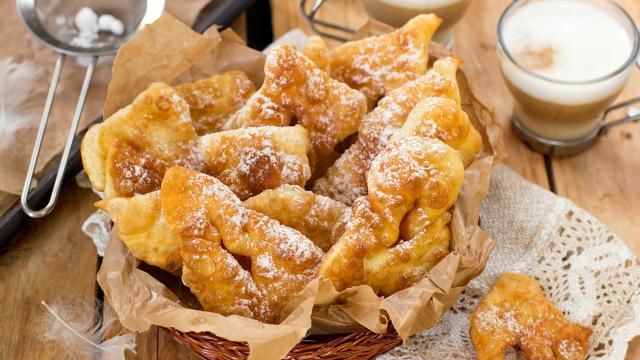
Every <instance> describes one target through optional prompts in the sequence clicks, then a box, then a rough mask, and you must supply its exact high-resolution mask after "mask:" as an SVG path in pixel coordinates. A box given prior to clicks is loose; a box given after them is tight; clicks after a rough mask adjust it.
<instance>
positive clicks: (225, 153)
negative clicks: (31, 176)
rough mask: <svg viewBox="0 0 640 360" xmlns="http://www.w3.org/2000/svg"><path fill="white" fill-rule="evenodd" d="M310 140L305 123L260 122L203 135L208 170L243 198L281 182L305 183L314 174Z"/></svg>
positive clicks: (203, 147) (201, 140)
mask: <svg viewBox="0 0 640 360" xmlns="http://www.w3.org/2000/svg"><path fill="white" fill-rule="evenodd" d="M308 148H309V140H308V134H307V130H305V129H304V128H303V127H302V126H300V125H296V126H285V127H278V126H260V127H253V128H246V129H236V130H228V131H221V132H217V133H213V134H209V135H205V136H203V137H202V138H200V152H201V154H202V157H203V159H204V161H205V163H206V165H207V168H208V173H209V174H210V175H213V176H215V177H216V178H218V180H220V181H221V182H222V183H223V184H225V185H227V186H228V187H229V188H230V189H231V190H232V191H233V192H234V193H235V194H236V195H237V196H238V197H239V198H240V199H242V200H244V199H247V198H249V197H251V196H254V195H257V194H259V193H261V192H262V191H263V190H266V189H274V188H276V187H278V186H280V185H282V184H293V185H300V186H304V184H305V182H306V181H307V180H308V179H309V178H310V177H311V169H310V168H309V161H308V160H307V150H308Z"/></svg>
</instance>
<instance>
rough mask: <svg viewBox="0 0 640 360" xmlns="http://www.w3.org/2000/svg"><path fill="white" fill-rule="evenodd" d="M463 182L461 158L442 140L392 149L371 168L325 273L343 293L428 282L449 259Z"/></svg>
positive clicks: (410, 140)
mask: <svg viewBox="0 0 640 360" xmlns="http://www.w3.org/2000/svg"><path fill="white" fill-rule="evenodd" d="M463 179H464V166H463V164H462V161H461V159H460V154H459V153H458V152H457V151H456V150H454V149H453V148H451V147H449V146H448V145H446V144H444V143H443V142H441V141H440V140H437V139H432V138H423V137H417V136H409V137H404V138H401V139H399V140H397V141H395V142H393V143H391V144H390V145H389V146H388V147H387V148H385V149H384V150H383V151H382V152H380V154H379V155H378V156H377V157H376V158H375V160H374V161H373V163H372V164H371V169H370V170H369V172H368V176H367V183H368V187H369V194H368V196H365V197H361V198H358V199H357V200H356V201H355V202H354V204H353V206H352V215H351V218H350V220H349V222H348V223H347V225H346V229H345V232H344V234H343V235H342V236H341V237H340V239H339V240H338V241H337V242H336V244H335V245H334V246H333V247H332V248H331V250H329V252H328V253H327V254H326V256H325V258H324V260H323V262H322V264H321V265H320V273H321V274H322V275H324V276H325V277H326V278H328V279H329V280H331V282H332V283H333V285H334V286H335V287H336V289H338V290H343V289H346V288H348V287H351V286H355V285H361V284H367V285H370V286H371V287H372V288H373V289H374V291H376V292H377V293H379V294H381V295H385V296H387V295H391V294H393V293H394V292H396V291H399V290H401V289H404V288H406V287H408V286H410V285H411V284H413V283H415V282H417V281H419V280H420V279H422V278H424V276H425V275H426V273H427V272H428V271H429V270H430V269H431V268H432V267H433V266H434V265H435V264H436V263H437V262H438V261H440V260H441V259H442V258H443V257H444V256H445V255H446V254H447V253H448V246H449V239H450V238H451V234H450V231H449V228H448V226H447V225H448V223H449V221H450V220H451V215H450V213H449V211H448V210H449V208H450V207H451V206H453V204H454V202H455V201H456V198H457V196H458V192H459V190H460V187H461V186H462V181H463Z"/></svg>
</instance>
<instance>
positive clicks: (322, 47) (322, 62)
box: [300, 35, 329, 73]
mask: <svg viewBox="0 0 640 360" xmlns="http://www.w3.org/2000/svg"><path fill="white" fill-rule="evenodd" d="M300 51H301V52H302V54H303V55H304V56H306V57H307V59H309V60H311V62H312V63H314V64H315V65H316V66H317V67H318V68H320V69H321V70H322V71H324V72H326V73H329V49H327V44H325V42H324V40H322V38H321V37H320V36H318V35H312V36H309V39H308V40H307V43H306V44H305V45H304V47H303V48H302V50H300Z"/></svg>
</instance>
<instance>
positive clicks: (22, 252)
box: [0, 0, 640, 359]
mask: <svg viewBox="0 0 640 360" xmlns="http://www.w3.org/2000/svg"><path fill="white" fill-rule="evenodd" d="M509 2H510V1H508V0H500V1H498V0H492V1H480V0H477V1H474V2H473V3H472V5H471V8H470V9H469V11H468V13H467V15H466V17H465V18H464V19H463V20H462V22H461V23H460V24H459V25H458V26H457V27H456V29H455V39H456V40H455V47H454V52H455V53H456V54H457V55H458V56H459V57H460V58H462V59H464V60H465V62H466V64H467V67H468V69H469V77H470V78H471V79H472V83H473V85H474V90H475V92H476V94H478V96H479V97H480V98H481V99H482V100H483V101H484V102H485V104H487V105H488V106H489V107H490V108H492V109H494V111H495V112H496V114H497V116H498V118H499V119H500V121H501V123H502V125H503V128H504V137H505V143H506V145H507V149H508V153H509V157H508V158H507V159H506V160H505V163H506V164H507V165H508V166H510V167H511V168H513V169H514V170H515V171H517V172H518V173H520V174H521V175H522V176H524V177H525V178H527V179H529V180H530V181H532V182H534V183H536V184H538V185H540V186H542V187H544V188H547V189H552V190H555V191H556V192H557V193H558V194H560V195H563V196H566V197H568V198H570V199H571V200H573V201H574V202H576V203H577V204H578V205H579V206H581V207H583V208H585V209H586V210H588V211H590V212H591V213H593V214H594V215H595V216H596V217H597V218H599V219H600V220H602V221H603V222H604V223H605V224H607V225H609V226H610V227H611V228H612V229H613V230H614V231H615V232H616V233H617V234H618V235H619V236H620V237H621V238H622V239H623V240H624V241H626V242H627V244H628V245H629V246H631V247H632V248H633V249H634V251H635V252H636V253H637V254H640V236H638V235H637V234H639V233H640V215H639V214H640V156H638V154H639V153H640V140H639V139H640V126H638V125H625V126H621V127H619V128H616V129H615V130H613V131H611V132H610V133H609V134H607V135H606V136H604V137H603V138H602V139H601V140H600V141H599V142H598V144H597V145H596V146H595V147H594V148H593V149H591V150H590V151H588V152H586V153H583V154H580V155H577V156H574V157H569V158H563V159H546V158H545V157H543V156H541V155H539V154H536V153H534V152H532V151H530V150H529V149H528V148H527V147H526V146H525V145H523V144H522V143H521V142H520V141H519V140H518V139H516V138H515V137H514V135H513V133H512V131H511V129H510V123H509V116H510V114H511V109H512V101H513V100H512V98H511V96H510V94H509V92H508V91H507V89H506V87H505V85H504V82H503V81H502V78H501V76H500V74H499V71H498V62H497V59H496V36H495V29H496V24H497V21H498V17H499V15H500V13H501V11H502V10H503V9H504V7H505V6H506V5H507V4H508V3H509ZM619 2H620V3H621V4H622V5H623V6H624V7H625V8H626V9H627V10H628V11H630V12H631V15H632V16H633V17H634V18H635V19H636V20H640V2H638V1H636V0H620V1H619ZM272 13H273V26H274V33H275V36H276V37H277V36H280V35H282V34H283V33H285V32H286V31H288V30H290V29H293V28H296V27H300V28H303V29H304V30H306V31H307V32H308V31H309V27H308V26H307V24H306V22H305V20H304V19H303V18H302V16H301V15H300V13H299V2H298V0H272ZM319 18H322V19H331V21H334V22H339V23H342V24H345V25H347V26H350V27H358V26H359V25H361V24H363V23H364V22H365V21H366V19H367V15H366V12H365V10H364V8H363V6H362V4H361V0H329V1H328V3H327V4H326V5H325V6H324V7H323V9H322V10H321V11H320V13H319ZM638 95H640V71H634V73H633V75H632V79H631V81H630V82H629V84H628V85H627V87H626V89H625V90H624V92H623V93H622V94H621V95H620V99H626V98H629V97H631V96H638ZM96 199H97V198H96V196H95V195H93V194H92V193H91V192H90V191H88V190H83V189H80V188H78V187H77V186H76V185H75V184H68V185H66V187H65V188H64V190H63V192H62V196H61V201H60V203H59V204H58V206H57V208H56V210H55V211H54V213H53V214H51V215H49V216H48V217H46V218H44V219H40V220H34V221H32V222H31V223H29V224H28V225H26V226H25V227H24V229H23V230H22V231H21V232H20V233H19V234H18V235H16V236H15V241H14V243H13V244H12V245H11V246H9V247H8V248H7V249H5V250H4V254H3V255H1V256H0V298H1V299H2V304H3V306H2V307H1V308H0V359H41V358H65V357H69V356H71V355H72V354H71V353H68V352H67V350H65V349H60V348H54V347H52V346H51V345H47V344H46V343H44V342H43V341H42V340H40V338H39V334H40V329H39V326H38V321H39V319H41V317H42V315H43V311H44V309H43V307H42V305H40V301H41V300H45V301H48V302H56V301H60V300H64V299H86V300H87V301H92V299H93V297H94V296H95V294H96V291H97V287H96V281H95V275H96V270H97V268H98V263H99V259H98V257H97V255H96V251H95V248H94V246H93V244H92V243H91V241H90V240H89V239H88V238H87V237H86V236H85V235H84V234H83V233H82V232H81V230H80V226H81V224H82V222H83V221H84V219H85V218H86V217H87V216H88V215H89V214H90V213H91V212H92V211H93V207H92V203H93V201H95V200H96ZM107 311H108V310H107ZM86 316H93V314H92V312H91V311H90V310H89V311H87V314H86ZM117 331H118V329H114V330H113V332H117ZM137 338H138V346H137V348H136V351H137V353H136V354H135V355H134V354H128V355H130V356H128V358H136V359H178V358H180V359H195V356H194V355H193V354H192V353H191V352H190V351H189V350H187V349H186V348H184V347H183V346H181V345H178V344H177V343H176V342H174V341H173V340H171V339H170V338H169V336H168V335H167V334H166V333H165V332H164V331H162V330H158V329H156V328H152V329H151V330H150V331H148V332H146V333H144V334H139V335H138V337H137ZM85 357H86V358H89V357H90V356H85ZM81 358H82V357H81ZM627 359H640V339H639V338H636V340H634V342H633V343H632V345H631V348H630V350H629V352H628V354H627Z"/></svg>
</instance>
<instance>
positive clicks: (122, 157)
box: [81, 83, 203, 198]
mask: <svg viewBox="0 0 640 360" xmlns="http://www.w3.org/2000/svg"><path fill="white" fill-rule="evenodd" d="M197 139H198V135H197V134H196V131H195V129H194V127H193V124H192V123H191V118H190V115H189V105H187V102H186V101H184V99H182V98H181V97H180V95H179V94H178V92H177V91H175V90H174V89H173V88H172V87H170V86H169V85H167V84H163V83H154V84H151V85H150V86H149V87H148V88H147V89H146V90H145V91H143V92H142V93H140V95H138V96H137V97H136V98H135V100H133V103H131V104H130V105H128V106H127V107H125V108H123V109H120V110H119V111H118V112H116V113H115V114H113V115H111V116H110V117H109V118H108V119H106V120H105V121H104V122H102V123H100V124H97V125H94V126H92V127H91V128H90V129H89V130H88V131H87V133H86V135H85V136H84V139H83V140H82V144H81V154H82V164H83V166H84V169H85V171H86V172H87V175H88V177H89V180H90V181H91V184H92V185H93V187H94V188H95V189H96V190H98V191H103V192H104V194H105V197H107V198H109V197H114V196H121V197H122V196H124V197H130V196H133V195H136V194H146V193H148V192H152V191H154V190H158V189H160V183H161V182H162V177H163V176H164V172H165V171H166V169H167V168H169V167H171V166H173V165H176V164H177V165H182V166H187V167H192V168H196V169H202V168H203V164H202V163H201V161H200V159H199V157H198V155H197V152H196V151H195V148H196V145H197Z"/></svg>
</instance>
